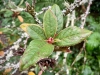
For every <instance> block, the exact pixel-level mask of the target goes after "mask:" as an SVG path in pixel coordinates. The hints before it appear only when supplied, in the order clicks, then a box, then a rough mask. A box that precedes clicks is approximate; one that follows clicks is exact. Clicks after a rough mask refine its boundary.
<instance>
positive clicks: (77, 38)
mask: <svg viewBox="0 0 100 75" xmlns="http://www.w3.org/2000/svg"><path fill="white" fill-rule="evenodd" d="M90 34H91V31H89V30H86V29H80V28H78V27H76V26H73V27H72V26H70V27H67V28H65V29H64V30H62V31H61V32H60V33H59V34H58V35H57V36H56V39H55V44H56V45H58V46H61V47H62V46H72V45H75V44H78V43H80V42H82V41H83V40H84V39H86V38H87V37H88V36H89V35H90Z"/></svg>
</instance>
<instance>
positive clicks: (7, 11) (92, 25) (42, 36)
mask: <svg viewBox="0 0 100 75" xmlns="http://www.w3.org/2000/svg"><path fill="white" fill-rule="evenodd" d="M9 1H10V0H1V1H0V9H1V10H0V22H1V24H0V26H2V27H5V26H9V25H10V27H9V28H0V32H1V31H2V32H3V34H5V35H6V37H7V38H8V39H7V40H8V41H9V42H8V44H9V45H12V44H13V42H14V41H16V40H17V39H18V38H19V36H20V35H19V34H18V33H19V32H20V31H18V30H17V27H19V25H20V24H22V22H20V20H19V19H18V16H21V17H22V18H23V19H24V20H23V22H24V23H27V24H26V26H27V27H26V26H25V30H26V32H27V33H28V34H29V35H30V37H31V38H32V39H33V41H31V43H30V44H29V46H28V47H27V49H26V52H25V53H24V55H23V57H22V60H21V61H22V62H21V65H22V64H24V63H23V60H24V59H25V62H26V63H28V64H27V65H26V67H27V68H28V67H30V66H31V65H30V64H31V62H30V63H29V62H28V61H27V59H28V58H30V59H31V60H32V62H33V64H32V65H34V64H35V63H36V62H37V61H38V60H40V59H41V58H45V57H48V56H50V55H51V54H52V52H53V50H54V49H55V48H54V47H55V46H61V47H62V46H72V45H75V44H77V43H79V42H81V41H82V40H83V39H82V40H81V41H72V40H73V35H75V36H74V37H76V35H77V36H78V37H80V36H79V35H80V34H81V33H82V35H83V34H84V33H85V32H84V30H83V31H81V29H79V28H78V27H75V26H74V27H68V28H65V29H64V30H62V29H63V28H64V26H63V24H64V23H63V22H64V20H63V18H65V17H62V14H61V13H58V12H59V11H58V10H59V8H57V10H56V11H55V8H56V7H52V9H51V10H48V11H47V12H46V13H45V16H46V14H48V13H49V14H52V15H51V16H50V17H53V21H54V22H55V20H56V22H55V23H54V24H50V25H52V26H53V27H54V26H55V25H56V26H55V27H56V28H54V30H52V28H51V27H52V26H50V27H47V25H44V26H43V27H40V26H39V25H36V24H33V23H35V22H34V18H33V17H32V15H30V14H29V13H28V12H25V11H18V12H19V14H18V15H17V16H15V17H14V16H13V15H14V14H15V12H13V11H12V10H11V9H14V10H16V6H20V7H23V8H25V1H27V2H28V3H29V4H31V3H32V0H13V1H14V3H15V4H16V6H15V7H14V8H13V4H12V1H11V2H9ZM64 1H65V0H37V1H36V5H35V10H36V11H40V10H41V9H42V8H43V7H45V6H49V5H53V4H55V3H56V4H58V5H59V6H60V8H61V9H63V7H64V6H63V5H62V4H63V2H64ZM68 2H73V0H68ZM61 3H62V4H61ZM95 4H96V2H95ZM95 4H94V3H93V5H92V8H91V13H94V11H95V12H96V10H97V11H99V9H98V8H97V7H99V3H98V2H97V4H96V5H97V7H96V5H95ZM57 7H58V6H57ZM95 7H96V8H97V9H96V10H95ZM55 12H57V13H58V14H57V13H55ZM60 12H61V10H60ZM76 12H77V11H76ZM77 13H78V12H77ZM45 16H44V17H43V14H42V16H41V15H39V16H38V17H39V18H40V19H41V20H43V18H45ZM57 16H58V17H57ZM95 16H97V18H96V19H97V20H98V21H99V20H100V18H98V15H95ZM59 17H60V20H58V18H59ZM61 17H62V19H61ZM45 19H46V20H50V19H47V16H46V18H45ZM46 20H43V24H44V23H46V22H45V21H46ZM13 21H14V22H15V27H13V28H12V26H13V24H12V22H13ZM51 21H52V20H51ZM30 23H32V24H30ZM50 23H53V22H50ZM60 23H61V24H60ZM22 25H25V24H22ZM76 25H77V24H76ZM57 26H59V27H57ZM99 26H100V24H99V23H98V22H96V21H95V20H94V17H91V16H90V17H88V18H87V22H86V26H85V27H86V28H88V29H90V30H92V31H95V32H93V34H92V35H91V36H90V37H89V38H88V40H87V43H86V53H84V52H82V54H80V55H78V53H79V51H80V50H79V49H77V47H76V46H73V48H72V51H73V53H72V54H68V55H67V58H66V59H67V63H66V65H63V64H62V63H63V59H64V57H63V53H62V54H61V55H60V57H59V59H58V60H57V62H58V64H57V66H56V67H55V68H54V69H53V71H55V72H58V71H59V70H61V67H63V66H64V69H63V70H62V71H61V72H59V74H61V75H62V74H63V75H66V68H68V69H69V74H70V75H74V74H81V75H99V74H100V72H99V71H100V55H99V54H100V44H99V41H100V34H99V33H100V27H99ZM45 27H47V28H45ZM26 28H27V29H26ZM49 28H51V29H49ZM59 28H60V29H59ZM42 29H43V30H42ZM46 29H47V30H46ZM51 30H52V31H53V33H52V34H51ZM72 30H73V32H72ZM78 30H79V31H78ZM48 31H49V32H48ZM75 32H76V33H77V34H76V33H75ZM79 32H80V33H79ZM86 32H87V30H86ZM62 33H63V34H62ZM65 33H66V34H65ZM69 33H71V34H72V35H71V34H69ZM74 33H75V34H74ZM34 34H35V35H36V36H34ZM38 34H39V35H38ZM48 34H49V35H48ZM55 34H56V35H57V36H56V35H55ZM64 35H65V36H64ZM70 35H71V36H70ZM12 36H13V37H12ZM50 37H51V38H50ZM63 37H66V39H64V40H63V41H62V40H61V39H62V38H63ZM0 38H1V37H0ZM52 38H53V40H54V41H53V43H51V41H50V40H52ZM59 39H60V40H61V41H60V40H59ZM1 41H2V40H0V50H3V48H5V47H7V46H8V45H4V44H2V43H1ZM64 41H67V43H65V42H64ZM70 41H71V42H70ZM36 42H37V43H39V45H38V44H37V43H36ZM48 42H49V43H48ZM65 44H66V45H65ZM31 45H32V46H31ZM33 45H34V47H35V48H34V47H33ZM43 45H44V46H43ZM79 45H80V44H79ZM38 46H39V47H38ZM46 46H47V47H46ZM30 47H31V48H32V51H31V50H30V49H31V48H30ZM41 47H42V48H41ZM48 47H50V48H49V49H48ZM33 48H34V49H33ZM40 48H41V50H40ZM35 49H36V50H35ZM28 50H30V55H29V56H28V57H27V55H28ZM42 51H43V52H42ZM38 52H39V53H40V55H41V56H43V57H41V56H38V57H37V54H38ZM42 53H46V54H42ZM54 54H55V53H54V52H53V54H52V55H54ZM77 55H78V57H77V58H76V60H75V64H74V65H73V66H71V64H72V63H73V61H74V59H75V57H76V56H77ZM31 56H32V58H31ZM33 56H34V57H33ZM24 57H25V58H24ZM18 58H20V57H19V56H18ZM18 58H17V56H15V57H12V58H11V61H14V59H18ZM33 58H35V59H33ZM85 58H86V59H87V60H86V61H85V62H84V59H85ZM28 60H29V59H28ZM11 61H8V62H11ZM29 61H30V60H29ZM26 63H25V64H26ZM5 64H6V63H5ZM25 64H24V65H25ZM21 67H22V69H24V68H23V67H25V66H21ZM26 67H25V68H26ZM36 68H37V67H36ZM38 71H39V69H35V72H36V74H37V73H38ZM0 73H1V72H0ZM1 74H2V73H1ZM43 75H55V73H54V72H52V73H51V72H49V71H48V70H47V71H45V72H44V73H43Z"/></svg>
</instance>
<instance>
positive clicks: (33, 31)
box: [27, 24, 46, 40]
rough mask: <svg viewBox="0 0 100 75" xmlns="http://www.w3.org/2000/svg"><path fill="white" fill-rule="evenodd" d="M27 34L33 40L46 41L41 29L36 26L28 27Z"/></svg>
mask: <svg viewBox="0 0 100 75" xmlns="http://www.w3.org/2000/svg"><path fill="white" fill-rule="evenodd" d="M27 33H28V34H29V36H30V37H31V38H33V39H40V40H42V39H46V37H45V33H44V31H43V29H42V28H41V27H40V26H39V25H36V24H33V25H30V26H28V28H27Z"/></svg>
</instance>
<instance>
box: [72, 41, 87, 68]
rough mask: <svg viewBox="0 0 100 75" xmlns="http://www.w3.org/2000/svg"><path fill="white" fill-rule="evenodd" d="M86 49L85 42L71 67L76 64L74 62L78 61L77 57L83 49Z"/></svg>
mask: <svg viewBox="0 0 100 75" xmlns="http://www.w3.org/2000/svg"><path fill="white" fill-rule="evenodd" d="M84 49H85V42H84V44H83V47H82V48H81V49H80V52H79V54H78V55H77V56H76V58H75V59H74V61H73V62H72V64H71V67H72V66H73V65H74V63H75V62H76V59H77V57H78V56H79V55H80V54H81V53H82V51H83V50H84Z"/></svg>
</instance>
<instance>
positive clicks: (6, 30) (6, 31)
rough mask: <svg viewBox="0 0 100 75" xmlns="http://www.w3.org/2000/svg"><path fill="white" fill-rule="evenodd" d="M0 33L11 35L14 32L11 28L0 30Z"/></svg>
mask: <svg viewBox="0 0 100 75" xmlns="http://www.w3.org/2000/svg"><path fill="white" fill-rule="evenodd" d="M0 32H3V33H11V32H12V30H11V29H10V28H0Z"/></svg>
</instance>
